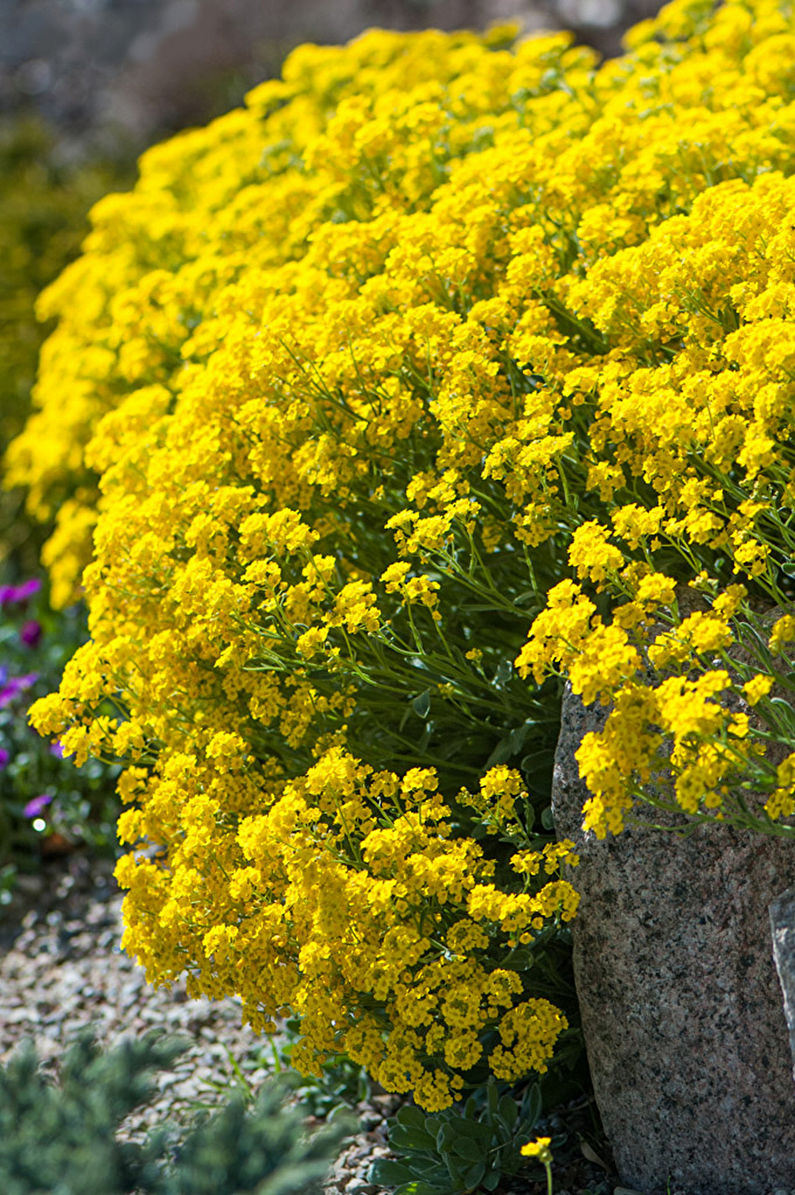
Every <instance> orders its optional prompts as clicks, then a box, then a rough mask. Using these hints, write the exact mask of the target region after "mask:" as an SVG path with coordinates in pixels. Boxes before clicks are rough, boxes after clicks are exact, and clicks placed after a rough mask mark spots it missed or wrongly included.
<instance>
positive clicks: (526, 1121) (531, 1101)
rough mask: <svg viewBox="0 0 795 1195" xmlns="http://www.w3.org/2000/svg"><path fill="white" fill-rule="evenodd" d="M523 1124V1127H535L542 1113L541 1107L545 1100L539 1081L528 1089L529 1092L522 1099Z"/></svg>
mask: <svg viewBox="0 0 795 1195" xmlns="http://www.w3.org/2000/svg"><path fill="white" fill-rule="evenodd" d="M522 1103H523V1107H522V1126H523V1128H533V1126H534V1125H535V1123H536V1121H537V1120H538V1118H539V1116H540V1115H541V1107H542V1104H543V1100H542V1098H541V1087H540V1086H539V1084H538V1083H534V1084H533V1085H532V1087H530V1088H529V1089H528V1092H527V1094H526V1095H525V1097H524V1100H523V1101H522Z"/></svg>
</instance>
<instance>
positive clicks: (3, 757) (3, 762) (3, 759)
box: [0, 747, 11, 768]
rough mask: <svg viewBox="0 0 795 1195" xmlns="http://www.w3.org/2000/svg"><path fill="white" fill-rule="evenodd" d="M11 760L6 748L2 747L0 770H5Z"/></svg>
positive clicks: (0, 749)
mask: <svg viewBox="0 0 795 1195" xmlns="http://www.w3.org/2000/svg"><path fill="white" fill-rule="evenodd" d="M10 758H11V756H10V754H9V752H8V751H6V749H5V747H0V768H4V767H5V766H6V764H7V763H8V761H9V759H10Z"/></svg>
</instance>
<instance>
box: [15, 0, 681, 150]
mask: <svg viewBox="0 0 795 1195" xmlns="http://www.w3.org/2000/svg"><path fill="white" fill-rule="evenodd" d="M658 7H659V0H0V110H2V111H3V112H5V113H6V114H12V113H13V112H15V111H16V110H19V109H20V108H27V109H29V108H30V107H31V106H32V107H33V108H34V109H36V110H37V111H38V112H39V113H40V114H41V115H42V116H43V117H45V119H47V120H49V121H52V122H54V123H55V124H56V125H58V126H59V128H60V129H61V131H62V133H63V134H66V135H68V136H70V137H71V138H73V139H76V140H77V141H78V142H79V141H82V140H84V139H85V137H86V136H87V135H88V136H89V137H90V138H91V139H94V138H96V137H97V136H98V137H99V138H100V141H101V140H102V138H103V137H104V138H106V139H107V138H113V137H114V136H118V135H119V131H120V130H121V133H122V135H124V136H127V137H129V138H130V139H131V142H132V143H133V144H134V145H135V146H136V147H137V148H142V147H143V146H144V145H146V144H148V143H150V142H151V141H153V140H155V139H156V138H158V137H160V136H162V135H164V134H165V133H168V132H170V131H172V130H174V129H177V128H181V127H184V126H185V125H189V124H196V123H199V122H203V121H206V120H207V119H209V118H210V117H212V116H214V115H217V114H219V113H220V112H222V111H224V110H226V109H228V108H230V107H232V106H234V105H235V104H237V103H239V102H240V100H241V98H242V96H243V95H244V93H245V91H246V90H247V89H248V88H249V87H250V86H252V85H253V84H254V83H256V82H259V81H260V80H261V79H263V78H266V77H267V76H268V75H273V74H276V73H277V72H278V70H279V66H280V64H281V61H282V59H283V58H284V55H285V54H286V53H287V52H288V51H289V50H290V49H291V48H292V47H293V46H294V45H297V44H298V43H299V42H302V41H316V42H326V43H333V42H342V41H347V40H348V39H349V38H351V37H354V36H355V35H356V34H357V33H360V32H361V31H362V30H363V29H366V28H368V27H371V26H374V25H378V26H382V27H386V28H395V29H420V28H424V27H428V26H437V27H439V28H442V29H455V28H483V27H485V26H487V25H489V24H493V23H494V22H500V21H505V20H508V19H512V18H518V19H519V20H520V21H521V22H522V25H523V26H524V28H525V29H527V30H528V31H532V30H535V29H560V28H568V29H572V30H573V31H574V32H575V33H576V34H577V37H578V39H579V40H581V41H584V42H588V43H590V44H592V45H594V46H596V47H597V49H599V50H600V51H601V52H603V53H605V54H614V53H616V52H618V50H619V48H620V38H621V34H622V33H623V31H624V29H626V28H627V26H629V25H631V24H633V23H634V22H636V21H637V20H640V19H642V18H643V17H645V16H648V15H650V14H651V13H652V12H654V11H655V10H656V9H657V8H658Z"/></svg>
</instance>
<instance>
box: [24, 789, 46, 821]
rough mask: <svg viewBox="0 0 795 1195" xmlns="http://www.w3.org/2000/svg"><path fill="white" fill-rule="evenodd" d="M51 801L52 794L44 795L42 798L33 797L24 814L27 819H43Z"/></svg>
mask: <svg viewBox="0 0 795 1195" xmlns="http://www.w3.org/2000/svg"><path fill="white" fill-rule="evenodd" d="M51 800H52V793H42V794H41V796H39V797H33V799H32V800H30V801H28V803H27V805H26V806H25V808H24V809H23V810H22V812H23V813H24V815H25V817H41V815H42V813H44V810H45V809H46V808H47V806H48V805H49V803H50V801H51Z"/></svg>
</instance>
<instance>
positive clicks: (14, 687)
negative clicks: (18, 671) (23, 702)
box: [0, 672, 39, 709]
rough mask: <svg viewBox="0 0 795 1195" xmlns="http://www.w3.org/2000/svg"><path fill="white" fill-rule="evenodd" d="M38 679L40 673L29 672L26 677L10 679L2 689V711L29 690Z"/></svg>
mask: <svg viewBox="0 0 795 1195" xmlns="http://www.w3.org/2000/svg"><path fill="white" fill-rule="evenodd" d="M38 679H39V674H38V672H28V673H27V674H26V675H25V676H12V677H9V679H8V680H7V681H6V684H5V685H4V687H3V688H2V689H0V709H5V707H6V706H7V705H10V704H11V702H12V701H13V700H14V698H15V697H18V696H19V694H20V693H22V692H24V690H25V689H29V688H30V686H31V685H32V684H35V683H36V681H37V680H38Z"/></svg>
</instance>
